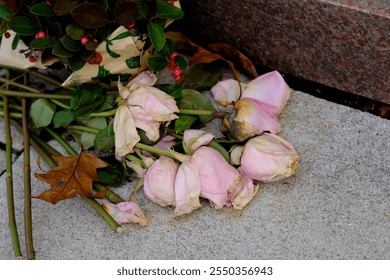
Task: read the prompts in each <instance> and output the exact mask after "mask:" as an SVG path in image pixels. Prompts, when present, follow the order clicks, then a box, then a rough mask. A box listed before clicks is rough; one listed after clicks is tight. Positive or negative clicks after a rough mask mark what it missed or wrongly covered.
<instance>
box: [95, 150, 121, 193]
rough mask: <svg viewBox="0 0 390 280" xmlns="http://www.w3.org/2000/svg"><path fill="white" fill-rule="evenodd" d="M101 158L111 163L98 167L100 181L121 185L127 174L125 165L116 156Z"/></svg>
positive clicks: (111, 184)
mask: <svg viewBox="0 0 390 280" xmlns="http://www.w3.org/2000/svg"><path fill="white" fill-rule="evenodd" d="M101 159H102V160H103V161H105V162H107V163H109V165H108V166H106V167H102V168H97V169H96V173H97V175H98V176H99V179H100V182H102V183H104V184H106V185H110V186H121V185H122V184H123V183H124V181H125V179H126V176H127V171H126V168H125V166H124V165H123V164H122V163H121V162H120V161H118V160H117V159H116V158H115V157H114V156H109V157H104V158H101Z"/></svg>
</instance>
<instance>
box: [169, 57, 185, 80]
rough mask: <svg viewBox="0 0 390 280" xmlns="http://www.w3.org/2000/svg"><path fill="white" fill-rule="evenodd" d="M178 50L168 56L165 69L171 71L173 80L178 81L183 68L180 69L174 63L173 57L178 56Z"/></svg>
mask: <svg viewBox="0 0 390 280" xmlns="http://www.w3.org/2000/svg"><path fill="white" fill-rule="evenodd" d="M178 55H179V53H178V52H173V53H172V54H171V55H170V56H169V63H168V66H167V69H168V70H169V71H171V73H172V75H173V77H174V79H175V81H179V80H180V79H181V76H182V75H183V70H182V69H180V67H179V66H178V65H177V64H176V63H175V57H176V56H178Z"/></svg>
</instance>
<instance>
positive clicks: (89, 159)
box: [33, 153, 108, 204]
mask: <svg viewBox="0 0 390 280" xmlns="http://www.w3.org/2000/svg"><path fill="white" fill-rule="evenodd" d="M53 159H54V160H55V161H57V162H58V165H57V166H54V167H52V169H51V170H49V171H48V172H46V173H42V174H38V173H35V177H36V178H37V179H39V180H41V181H43V182H46V183H48V184H50V185H51V187H52V188H51V189H49V190H47V191H44V192H43V193H41V194H40V195H38V196H33V197H34V198H39V199H43V200H46V201H47V202H50V203H52V204H56V203H57V202H58V201H60V200H63V199H67V198H72V197H75V196H76V195H77V194H80V195H85V196H88V197H92V198H104V194H105V191H101V192H98V193H95V192H94V191H93V188H92V182H93V181H99V176H98V175H97V173H96V169H97V168H100V167H106V166H108V163H106V162H104V161H102V160H100V159H99V158H97V157H96V156H94V155H92V154H89V153H81V154H80V155H78V156H53Z"/></svg>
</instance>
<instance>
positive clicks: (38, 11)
mask: <svg viewBox="0 0 390 280" xmlns="http://www.w3.org/2000/svg"><path fill="white" fill-rule="evenodd" d="M30 12H31V13H32V14H34V15H37V16H44V17H52V16H54V12H53V9H52V8H51V7H49V6H48V5H46V4H44V3H38V4H35V5H32V6H31V8H30Z"/></svg>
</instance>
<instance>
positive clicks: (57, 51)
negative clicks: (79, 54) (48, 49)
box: [52, 42, 75, 57]
mask: <svg viewBox="0 0 390 280" xmlns="http://www.w3.org/2000/svg"><path fill="white" fill-rule="evenodd" d="M52 54H53V55H55V56H58V57H72V56H74V55H75V53H74V52H72V51H70V50H68V49H67V48H65V47H64V45H63V44H62V43H61V42H56V43H55V44H54V46H53V49H52Z"/></svg>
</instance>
